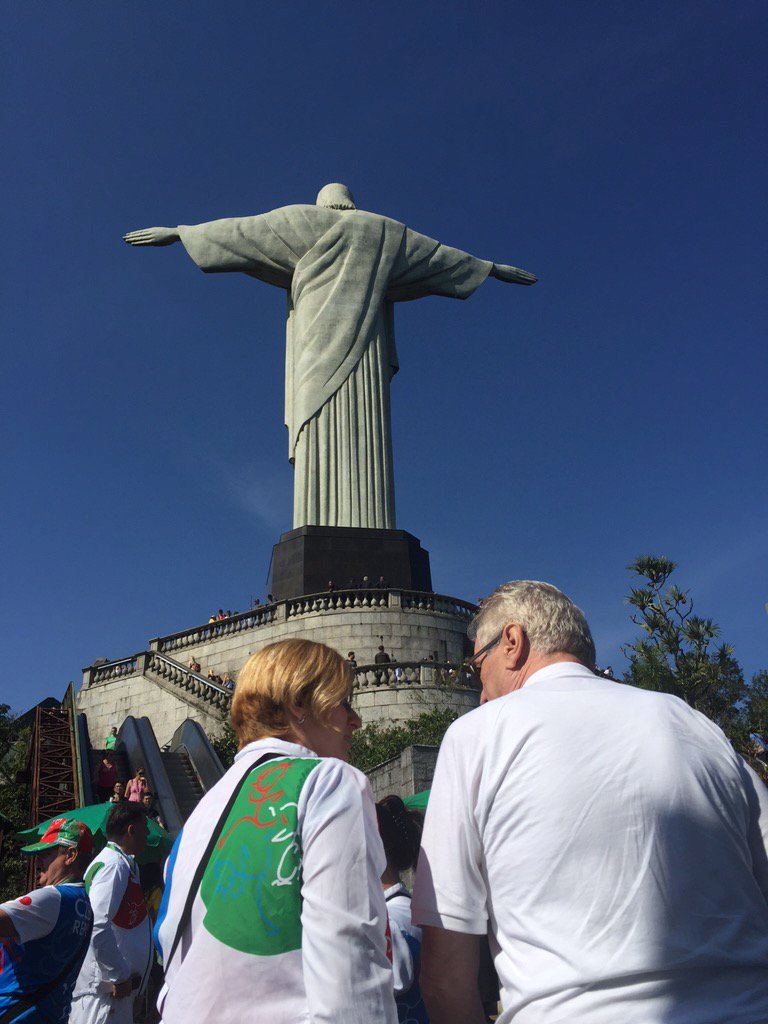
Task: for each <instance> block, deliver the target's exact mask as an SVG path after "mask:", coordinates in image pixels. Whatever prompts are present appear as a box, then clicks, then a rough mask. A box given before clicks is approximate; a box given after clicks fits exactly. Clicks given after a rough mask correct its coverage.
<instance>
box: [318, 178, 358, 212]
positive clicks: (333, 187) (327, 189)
mask: <svg viewBox="0 0 768 1024" xmlns="http://www.w3.org/2000/svg"><path fill="white" fill-rule="evenodd" d="M315 205H316V206H325V207H327V209H329V210H355V209H357V207H356V206H355V200H354V199H353V198H352V193H351V192H350V191H349V189H348V188H347V186H346V185H341V184H339V182H338V181H334V182H331V184H330V185H323V187H322V188H321V189H320V191H319V192H318V193H317V199H316V200H315Z"/></svg>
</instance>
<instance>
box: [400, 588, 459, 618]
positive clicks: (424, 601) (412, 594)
mask: <svg viewBox="0 0 768 1024" xmlns="http://www.w3.org/2000/svg"><path fill="white" fill-rule="evenodd" d="M400 604H401V607H402V608H405V609H406V610H408V609H409V608H415V609H418V611H426V612H442V613H443V614H444V615H457V616H458V617H459V618H462V619H467V620H469V619H471V618H472V617H473V616H474V615H475V612H476V611H477V605H474V604H470V603H469V602H468V601H460V600H459V599H458V598H457V597H446V596H445V595H443V594H425V593H422V592H421V591H418V590H404V591H402V593H401V596H400Z"/></svg>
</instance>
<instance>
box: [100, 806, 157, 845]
mask: <svg viewBox="0 0 768 1024" xmlns="http://www.w3.org/2000/svg"><path fill="white" fill-rule="evenodd" d="M146 816H147V815H146V812H145V810H144V808H143V807H142V805H141V804H137V803H134V802H132V801H129V800H124V801H122V802H121V803H119V804H115V806H114V807H113V808H112V810H111V811H110V812H109V817H108V818H107V839H111V840H113V841H115V842H117V841H119V840H120V839H122V837H123V836H124V835H125V833H126V832H127V831H128V828H129V826H130V825H138V824H139V822H141V821H144V819H145V818H146Z"/></svg>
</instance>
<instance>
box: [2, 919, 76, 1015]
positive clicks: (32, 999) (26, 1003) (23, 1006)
mask: <svg viewBox="0 0 768 1024" xmlns="http://www.w3.org/2000/svg"><path fill="white" fill-rule="evenodd" d="M92 931H93V915H91V920H90V923H89V925H88V928H87V930H86V933H85V938H84V940H83V941H82V942H81V943H80V946H79V947H78V950H77V952H76V953H75V955H74V956H73V957H72V958H71V960H69V961H68V962H67V964H66V966H64V967H62V969H61V970H60V971H59V973H58V974H57V975H56V977H55V978H53V979H52V980H51V981H46V983H45V984H44V985H40V987H39V988H36V989H35V990H34V992H27V993H26V994H25V995H23V996H22V997H21V998H20V999H19V1001H18V1002H16V1003H14V1004H13V1006H9V1007H8V1009H7V1010H5V1012H4V1013H0V1024H11V1021H14V1020H17V1019H18V1018H19V1017H20V1016H21V1015H22V1013H26V1012H27V1010H31V1009H32V1008H33V1007H35V1006H39V1005H40V1003H41V1002H42V1001H43V999H45V997H46V996H48V995H50V994H51V992H53V991H55V989H57V988H58V987H59V985H63V984H64V982H65V981H66V980H67V978H68V977H69V975H70V973H71V972H72V971H73V970H74V969H75V967H76V966H77V962H78V960H83V959H84V958H85V954H86V953H87V951H88V946H89V944H90V941H91V932H92Z"/></svg>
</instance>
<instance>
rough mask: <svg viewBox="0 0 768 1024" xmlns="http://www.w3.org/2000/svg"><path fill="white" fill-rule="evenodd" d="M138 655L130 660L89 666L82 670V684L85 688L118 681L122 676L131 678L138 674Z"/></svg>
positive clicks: (125, 659)
mask: <svg viewBox="0 0 768 1024" xmlns="http://www.w3.org/2000/svg"><path fill="white" fill-rule="evenodd" d="M140 657H141V655H140V654H134V655H132V656H131V657H130V658H119V659H118V660H117V661H102V662H100V663H98V664H96V665H89V666H88V668H86V669H83V675H84V679H83V682H84V684H85V685H86V686H94V685H95V684H96V683H107V682H109V681H110V680H112V679H120V678H121V677H122V676H133V675H136V673H137V672H138V663H139V658H140Z"/></svg>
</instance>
